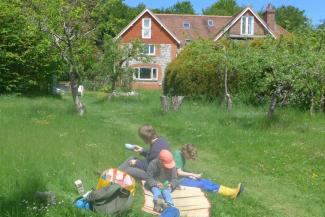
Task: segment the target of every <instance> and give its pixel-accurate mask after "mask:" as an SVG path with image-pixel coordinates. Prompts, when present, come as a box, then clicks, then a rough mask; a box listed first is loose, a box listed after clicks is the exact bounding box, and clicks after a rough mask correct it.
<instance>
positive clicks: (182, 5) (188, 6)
mask: <svg viewBox="0 0 325 217" xmlns="http://www.w3.org/2000/svg"><path fill="white" fill-rule="evenodd" d="M153 12H155V13H164V14H195V11H194V8H193V4H192V3H191V2H190V1H181V2H177V3H176V4H175V5H173V6H171V7H167V8H160V9H153Z"/></svg>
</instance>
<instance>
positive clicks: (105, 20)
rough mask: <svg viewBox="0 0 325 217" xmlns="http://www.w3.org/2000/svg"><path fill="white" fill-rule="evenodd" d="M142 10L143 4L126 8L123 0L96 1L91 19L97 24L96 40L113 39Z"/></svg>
mask: <svg viewBox="0 0 325 217" xmlns="http://www.w3.org/2000/svg"><path fill="white" fill-rule="evenodd" d="M144 9H145V5H143V4H139V5H138V6H137V7H135V8H131V7H128V6H127V5H126V4H125V3H124V2H123V0H110V1H98V3H97V5H96V7H95V8H94V10H93V11H92V18H93V19H94V21H95V23H96V24H97V26H96V39H97V40H99V41H100V42H102V41H103V40H104V36H105V35H110V36H112V37H115V36H116V35H117V34H118V33H119V32H120V31H121V30H122V29H123V28H124V27H125V26H127V25H128V24H129V23H130V22H131V20H132V19H134V17H136V16H137V15H138V14H139V13H140V12H141V11H142V10H144Z"/></svg>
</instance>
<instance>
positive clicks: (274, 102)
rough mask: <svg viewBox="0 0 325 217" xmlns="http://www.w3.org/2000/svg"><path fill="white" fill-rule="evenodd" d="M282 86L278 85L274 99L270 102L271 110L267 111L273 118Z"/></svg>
mask: <svg viewBox="0 0 325 217" xmlns="http://www.w3.org/2000/svg"><path fill="white" fill-rule="evenodd" d="M281 89H282V88H281V87H278V88H277V89H276V90H275V91H274V92H273V94H272V99H271V103H270V106H269V111H268V113H267V117H268V118H270V119H271V118H272V117H273V114H274V111H275V108H276V104H277V98H278V95H279V93H280V92H281Z"/></svg>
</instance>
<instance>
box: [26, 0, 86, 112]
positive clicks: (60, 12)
mask: <svg viewBox="0 0 325 217" xmlns="http://www.w3.org/2000/svg"><path fill="white" fill-rule="evenodd" d="M27 6H28V7H29V8H30V9H31V12H32V14H33V16H32V20H34V22H37V23H38V25H39V28H40V30H41V31H42V32H44V33H46V34H47V35H48V37H49V39H51V41H52V43H53V45H55V46H56V48H57V52H58V53H59V54H60V55H61V57H62V59H63V60H64V62H65V65H66V67H67V69H68V74H69V80H70V86H71V93H72V98H73V102H74V105H75V108H76V110H77V112H78V113H79V115H83V114H84V111H85V105H84V104H83V103H82V102H81V98H80V96H79V95H78V86H79V78H80V73H79V66H80V65H81V61H80V60H81V57H82V54H83V53H85V52H87V49H88V48H87V41H88V39H87V38H86V37H87V36H88V35H89V34H90V33H91V32H92V29H90V27H91V26H90V25H88V24H89V19H90V14H89V13H87V10H86V5H85V4H84V3H83V2H82V1H77V0H71V1H63V0H30V1H28V3H27Z"/></svg>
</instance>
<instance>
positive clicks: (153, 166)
mask: <svg viewBox="0 0 325 217" xmlns="http://www.w3.org/2000/svg"><path fill="white" fill-rule="evenodd" d="M157 169H158V168H157V160H153V161H151V162H150V164H149V166H148V168H147V179H146V185H147V186H148V187H149V189H151V188H152V187H159V186H158V185H159V182H157V181H156V180H155V177H154V174H155V172H156V171H157Z"/></svg>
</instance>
